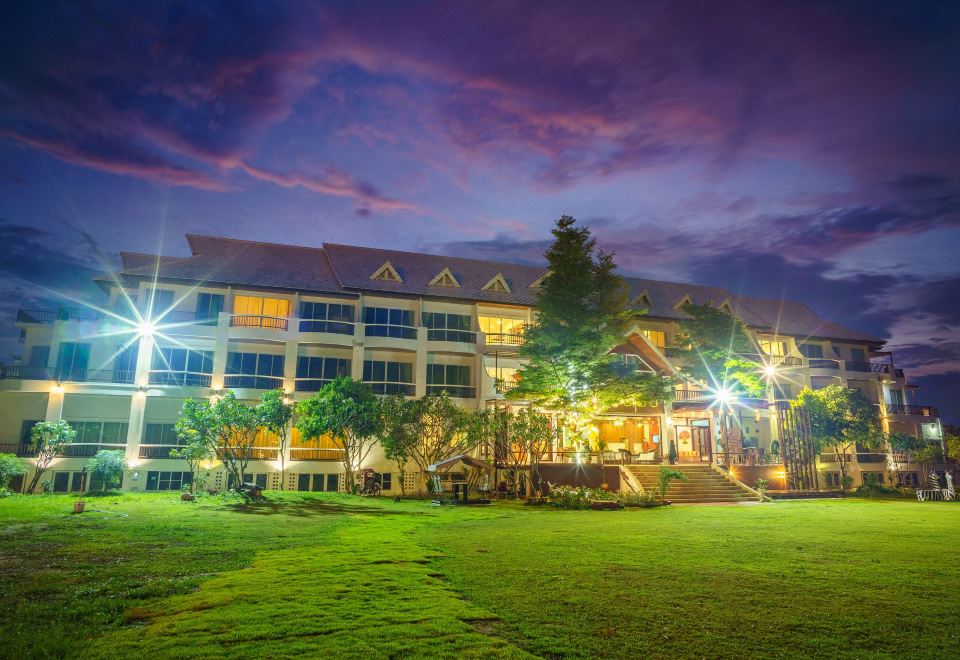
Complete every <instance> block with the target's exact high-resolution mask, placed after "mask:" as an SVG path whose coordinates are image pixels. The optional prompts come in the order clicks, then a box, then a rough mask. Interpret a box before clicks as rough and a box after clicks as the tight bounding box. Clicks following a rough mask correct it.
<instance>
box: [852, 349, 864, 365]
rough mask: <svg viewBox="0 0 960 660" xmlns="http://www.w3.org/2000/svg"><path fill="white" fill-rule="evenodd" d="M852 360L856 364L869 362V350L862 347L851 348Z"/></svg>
mask: <svg viewBox="0 0 960 660" xmlns="http://www.w3.org/2000/svg"><path fill="white" fill-rule="evenodd" d="M850 361H851V362H854V363H856V364H866V363H867V351H866V350H864V349H862V348H851V349H850Z"/></svg>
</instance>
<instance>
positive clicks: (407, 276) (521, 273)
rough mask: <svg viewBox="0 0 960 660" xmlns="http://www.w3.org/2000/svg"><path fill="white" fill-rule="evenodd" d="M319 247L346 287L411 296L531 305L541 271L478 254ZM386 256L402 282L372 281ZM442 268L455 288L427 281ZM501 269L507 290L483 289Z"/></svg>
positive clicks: (347, 246)
mask: <svg viewBox="0 0 960 660" xmlns="http://www.w3.org/2000/svg"><path fill="white" fill-rule="evenodd" d="M323 247H324V250H325V251H326V253H327V255H328V256H329V257H330V262H331V263H332V264H333V268H334V270H335V271H336V273H337V275H338V276H339V277H340V282H341V283H342V284H343V287H344V288H345V289H355V290H356V289H362V290H364V291H384V292H390V293H406V294H409V295H416V296H440V297H444V298H460V299H465V300H473V301H481V302H482V301H487V302H498V303H509V304H514V305H533V303H534V302H535V301H536V289H535V288H531V286H530V285H531V284H533V283H534V282H535V281H536V280H537V278H539V277H540V276H541V275H543V271H544V269H543V267H541V266H522V265H520V264H507V263H497V262H495V261H482V260H480V259H463V258H460V257H441V256H437V255H433V254H419V253H416V252H402V251H400V250H382V249H379V248H366V247H355V246H352V245H335V244H330V243H327V244H325V245H324V246H323ZM387 261H389V262H390V263H391V265H392V266H393V267H394V269H396V271H397V274H398V275H400V278H401V279H402V280H403V281H402V282H389V281H383V280H371V279H370V276H371V275H373V274H374V273H375V272H376V271H377V270H378V269H379V268H380V266H382V265H383V264H384V263H385V262H387ZM444 268H449V269H450V272H451V273H453V276H454V277H455V278H457V282H459V284H460V286H459V288H455V287H445V286H438V285H431V284H430V282H431V281H432V280H433V278H435V277H436V276H437V275H438V274H439V273H440V272H441V271H442V270H443V269H444ZM497 273H500V274H502V275H503V278H504V279H505V280H506V282H507V285H508V286H509V287H510V292H509V293H507V292H497V291H484V290H483V287H484V286H485V285H486V284H487V283H488V282H489V281H490V280H491V279H492V278H493V277H495V276H496V275H497Z"/></svg>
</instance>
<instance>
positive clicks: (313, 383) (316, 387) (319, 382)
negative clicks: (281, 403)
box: [293, 378, 333, 392]
mask: <svg viewBox="0 0 960 660" xmlns="http://www.w3.org/2000/svg"><path fill="white" fill-rule="evenodd" d="M331 382H333V381H331V380H330V379H329V378H297V379H296V380H295V381H294V385H293V389H294V391H295V392H319V391H320V390H321V389H323V387H324V386H325V385H329V384H330V383H331Z"/></svg>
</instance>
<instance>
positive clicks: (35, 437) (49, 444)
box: [27, 420, 77, 493]
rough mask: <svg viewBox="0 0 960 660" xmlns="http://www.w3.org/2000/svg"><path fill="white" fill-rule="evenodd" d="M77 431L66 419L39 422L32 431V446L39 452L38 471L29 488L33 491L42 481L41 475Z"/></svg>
mask: <svg viewBox="0 0 960 660" xmlns="http://www.w3.org/2000/svg"><path fill="white" fill-rule="evenodd" d="M76 437H77V432H76V431H75V430H74V429H73V427H72V426H70V425H69V424H67V423H66V422H65V421H63V420H60V421H59V422H39V423H37V424H35V425H34V427H33V429H32V430H31V431H30V448H31V449H32V450H33V451H35V452H36V453H37V471H36V472H35V473H34V475H33V479H32V480H31V481H30V486H29V488H27V492H28V493H32V492H33V489H34V488H36V487H37V482H39V481H40V476H41V475H42V474H43V473H44V472H46V470H47V468H48V467H50V463H51V462H53V459H54V458H55V457H56V455H57V454H59V453H61V452H62V451H63V450H64V449H66V448H67V447H69V446H70V443H72V442H73V440H74V438H76Z"/></svg>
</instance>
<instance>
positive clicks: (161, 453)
mask: <svg viewBox="0 0 960 660" xmlns="http://www.w3.org/2000/svg"><path fill="white" fill-rule="evenodd" d="M178 449H180V447H175V446H170V445H164V446H159V445H140V453H139V457H140V458H171V456H170V452H172V451H176V450H178Z"/></svg>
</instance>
